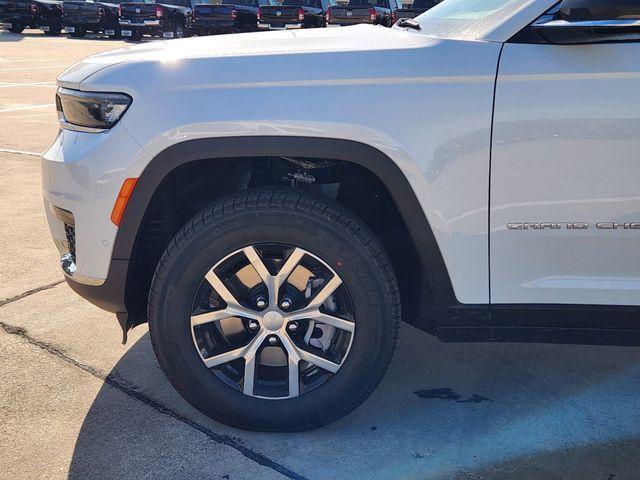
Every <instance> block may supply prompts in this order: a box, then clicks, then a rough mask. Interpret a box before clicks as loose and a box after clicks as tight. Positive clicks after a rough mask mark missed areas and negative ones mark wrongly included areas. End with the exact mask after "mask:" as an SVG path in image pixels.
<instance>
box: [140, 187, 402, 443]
mask: <svg viewBox="0 0 640 480" xmlns="http://www.w3.org/2000/svg"><path fill="white" fill-rule="evenodd" d="M148 314H149V328H150V332H151V340H152V343H153V346H154V349H155V352H156V355H157V357H158V360H159V363H160V365H161V367H162V369H163V370H164V372H165V373H166V375H167V377H168V378H169V380H170V381H171V383H172V384H173V385H174V387H175V388H176V389H177V390H178V392H179V393H180V394H181V395H182V396H184V397H185V398H186V399H187V400H188V401H189V402H190V403H191V404H192V405H194V406H195V407H196V408H197V409H199V410H200V411H201V412H203V413H204V414H206V415H208V416H210V417H212V418H213V419H215V420H218V421H221V422H223V423H226V424H228V425H231V426H235V427H239V428H245V429H251V430H263V431H300V430H307V429H311V428H316V427H318V426H321V425H323V424H326V423H329V422H332V421H334V420H337V419H338V418H340V417H342V416H344V415H346V414H348V413H349V412H350V411H352V410H353V409H354V408H356V407H357V406H358V405H359V404H360V403H361V402H363V401H364V400H365V399H366V398H367V397H368V396H369V395H370V394H371V392H372V391H373V390H374V389H375V387H376V386H377V385H378V383H379V382H380V380H381V379H382V377H383V375H384V373H385V371H386V369H387V367H388V365H389V362H390V360H391V356H392V354H393V350H394V348H395V344H396V338H397V331H398V323H399V318H400V300H399V293H398V287H397V283H396V280H395V276H394V273H393V271H392V268H391V265H390V262H389V259H388V257H387V255H386V254H385V252H384V251H383V249H382V247H381V245H380V244H379V242H378V240H377V239H376V238H375V237H374V236H373V234H372V233H371V231H370V230H369V229H368V228H367V227H366V226H365V225H364V224H363V223H362V222H361V221H360V220H359V219H358V218H356V217H355V216H354V215H353V214H351V213H350V212H348V211H347V210H345V209H344V208H342V207H341V206H339V205H337V204H334V203H332V202H330V201H327V200H325V199H323V198H321V197H316V196H312V195H307V194H303V193H300V192H296V191H284V190H256V191H250V192H247V193H244V194H240V195H236V196H233V197H230V198H226V199H222V200H220V201H218V202H216V203H214V204H213V205H211V206H210V207H208V208H207V209H205V210H204V211H203V212H201V213H200V214H198V215H197V216H195V217H194V218H193V219H192V220H191V221H189V222H188V223H187V225H185V226H184V227H183V228H182V230H181V231H180V232H178V234H177V235H176V236H175V238H174V239H173V240H172V242H171V243H170V245H169V246H168V247H167V249H166V251H165V253H164V255H163V257H162V259H161V260H160V262H159V265H158V268H157V270H156V273H155V276H154V279H153V283H152V287H151V293H150V296H149V308H148Z"/></svg>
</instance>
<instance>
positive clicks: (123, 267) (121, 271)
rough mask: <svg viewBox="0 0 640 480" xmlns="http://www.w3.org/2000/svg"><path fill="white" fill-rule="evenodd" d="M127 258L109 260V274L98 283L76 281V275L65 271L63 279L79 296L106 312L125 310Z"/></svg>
mask: <svg viewBox="0 0 640 480" xmlns="http://www.w3.org/2000/svg"><path fill="white" fill-rule="evenodd" d="M128 269H129V260H111V264H110V266H109V275H108V276H107V279H106V280H103V283H101V284H100V285H88V284H86V283H81V282H80V281H78V279H77V276H69V275H67V274H66V272H65V280H66V281H67V283H68V284H69V286H70V287H71V289H72V290H73V291H74V292H76V293H77V294H78V295H80V296H81V297H83V298H85V299H86V300H88V301H89V302H91V303H93V304H94V305H95V306H97V307H99V308H101V309H103V310H106V311H108V312H112V313H117V312H126V311H127V308H126V306H125V287H126V283H127V271H128Z"/></svg>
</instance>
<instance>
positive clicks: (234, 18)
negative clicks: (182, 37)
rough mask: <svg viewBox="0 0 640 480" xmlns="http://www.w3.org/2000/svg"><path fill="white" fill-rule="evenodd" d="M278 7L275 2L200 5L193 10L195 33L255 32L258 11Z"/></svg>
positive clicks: (241, 0)
mask: <svg viewBox="0 0 640 480" xmlns="http://www.w3.org/2000/svg"><path fill="white" fill-rule="evenodd" d="M263 5H276V2H275V0H222V3H220V4H211V3H199V4H198V5H196V6H195V7H194V9H193V23H192V29H193V33H194V34H196V35H211V34H214V33H238V32H253V31H255V30H257V29H258V9H259V8H260V7H261V6H263Z"/></svg>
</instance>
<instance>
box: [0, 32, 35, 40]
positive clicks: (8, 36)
mask: <svg viewBox="0 0 640 480" xmlns="http://www.w3.org/2000/svg"><path fill="white" fill-rule="evenodd" d="M43 35H44V34H43ZM38 36H40V35H39V34H37V33H30V32H28V33H25V32H23V33H11V32H9V31H8V30H0V42H21V41H22V40H24V39H25V38H27V37H38Z"/></svg>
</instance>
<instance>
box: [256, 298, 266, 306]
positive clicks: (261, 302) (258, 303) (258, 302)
mask: <svg viewBox="0 0 640 480" xmlns="http://www.w3.org/2000/svg"><path fill="white" fill-rule="evenodd" d="M266 306H267V299H266V298H264V297H263V296H262V295H260V296H259V297H258V298H256V307H258V308H260V309H262V308H265V307H266Z"/></svg>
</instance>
